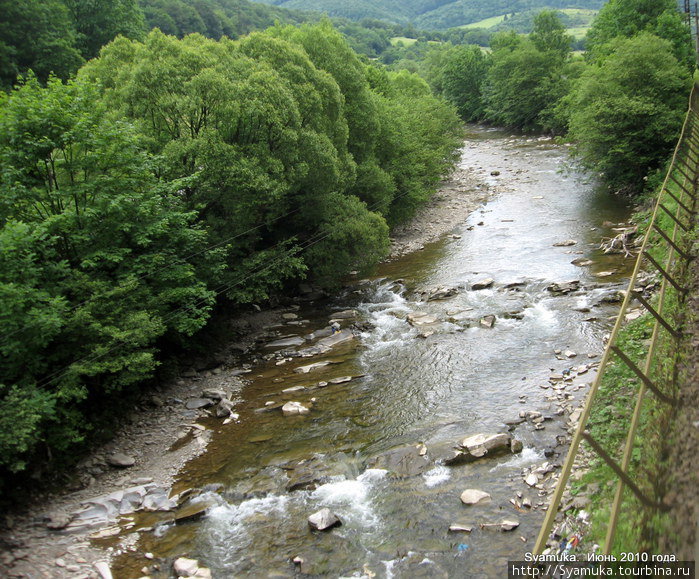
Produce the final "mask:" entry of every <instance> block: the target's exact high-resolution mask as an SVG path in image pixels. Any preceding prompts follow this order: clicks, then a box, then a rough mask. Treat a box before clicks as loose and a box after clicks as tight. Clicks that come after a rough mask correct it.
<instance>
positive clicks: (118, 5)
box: [63, 0, 144, 59]
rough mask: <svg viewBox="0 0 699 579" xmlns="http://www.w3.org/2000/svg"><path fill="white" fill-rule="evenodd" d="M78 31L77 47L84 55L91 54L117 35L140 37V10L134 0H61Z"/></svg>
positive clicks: (92, 56)
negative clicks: (106, 0) (105, 0)
mask: <svg viewBox="0 0 699 579" xmlns="http://www.w3.org/2000/svg"><path fill="white" fill-rule="evenodd" d="M63 2H64V3H65V5H66V6H67V7H68V10H69V11H70V14H71V17H72V19H73V23H74V26H75V29H76V31H77V33H78V38H77V47H78V49H79V50H80V53H81V54H82V55H83V57H84V58H85V59H90V58H94V57H95V56H97V54H98V53H99V51H100V48H102V47H103V46H104V45H105V44H107V43H108V42H110V41H111V40H113V39H114V38H115V37H116V36H118V35H120V34H121V35H123V36H126V37H128V38H141V37H142V36H143V34H144V19H143V12H142V11H141V8H140V6H139V5H138V1H137V0H110V1H109V2H102V1H100V0H63Z"/></svg>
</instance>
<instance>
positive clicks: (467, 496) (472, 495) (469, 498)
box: [461, 489, 490, 505]
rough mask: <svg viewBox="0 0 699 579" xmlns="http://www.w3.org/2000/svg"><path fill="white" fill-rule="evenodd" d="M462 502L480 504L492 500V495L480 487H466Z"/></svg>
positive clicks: (462, 494)
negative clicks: (479, 488)
mask: <svg viewBox="0 0 699 579" xmlns="http://www.w3.org/2000/svg"><path fill="white" fill-rule="evenodd" d="M461 502H462V503H464V504H465V505H478V504H481V503H487V502H490V495H489V494H488V493H486V492H485V491H481V490H478V489H466V490H465V491H464V492H462V493H461Z"/></svg>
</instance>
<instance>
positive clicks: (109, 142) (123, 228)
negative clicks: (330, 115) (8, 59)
mask: <svg viewBox="0 0 699 579" xmlns="http://www.w3.org/2000/svg"><path fill="white" fill-rule="evenodd" d="M0 186H1V187H2V190H3V193H4V194H3V205H2V208H1V210H0V221H1V222H2V224H3V228H2V230H0V295H2V296H3V299H2V308H1V309H0V325H1V326H2V334H3V338H2V343H1V345H0V350H1V351H2V364H1V365H0V384H5V386H3V387H2V388H0V404H2V406H3V408H7V407H10V406H13V407H14V406H16V407H17V414H16V415H15V429H16V432H17V434H18V435H17V437H16V439H3V440H2V441H0V444H1V445H2V447H3V453H2V455H1V456H2V458H1V459H0V468H9V469H12V470H16V469H19V468H21V467H22V465H23V464H24V462H25V461H26V459H27V458H28V457H31V456H32V453H33V452H35V451H36V449H37V447H38V445H39V443H47V444H49V445H50V446H52V447H53V448H60V447H61V446H62V445H67V444H68V443H69V442H70V441H74V440H78V439H79V438H80V436H81V435H82V434H83V433H84V432H85V430H86V428H88V427H89V422H88V421H86V420H85V417H84V416H82V415H81V414H80V413H76V412H75V410H76V409H77V408H80V407H81V405H82V404H84V403H89V401H90V400H91V399H92V398H94V397H95V396H101V395H102V394H103V393H104V392H118V391H121V390H123V389H126V388H128V387H131V386H133V385H134V384H137V383H139V382H142V381H143V380H144V379H145V378H147V377H149V376H151V375H152V372H153V370H154V368H155V367H156V365H157V359H156V342H157V341H158V340H160V339H162V338H163V337H169V338H170V339H178V338H179V337H182V336H189V335H192V334H193V333H194V332H195V331H197V330H198V329H199V328H201V327H202V326H203V324H204V323H205V321H206V320H207V318H208V315H209V312H210V309H211V307H212V305H213V298H214V294H213V292H212V291H210V290H208V289H207V288H206V285H205V284H204V283H203V282H202V281H201V279H202V278H204V279H205V278H206V277H209V276H211V273H212V272H211V269H212V268H215V264H212V263H211V261H212V259H213V258H212V257H209V258H206V259H202V260H200V261H198V263H197V264H196V265H195V264H194V263H190V262H188V261H187V260H186V259H183V256H186V255H190V254H192V253H195V252H197V251H200V250H201V248H202V246H203V245H204V243H205V242H206V234H205V232H204V231H202V230H199V229H197V228H195V227H194V226H193V225H192V221H193V217H194V215H193V214H192V213H187V212H186V211H185V210H184V209H183V208H182V207H179V206H178V204H177V203H176V202H175V200H174V198H173V197H172V196H171V194H170V192H169V191H168V189H169V187H166V186H163V185H162V184H160V183H158V181H157V180H156V178H155V176H154V174H153V172H152V161H151V159H150V158H149V157H148V156H147V155H145V154H144V153H143V151H142V150H141V146H140V143H139V138H138V136H137V135H136V134H135V132H134V131H133V129H132V127H131V126H129V125H127V124H125V123H123V122H120V121H117V122H113V121H109V120H105V115H104V110H103V109H102V108H101V107H100V105H99V104H98V99H97V94H96V92H95V91H94V90H93V89H92V88H91V87H90V86H87V85H85V84H82V83H78V84H68V85H64V84H62V83H61V82H60V81H58V80H55V79H53V80H52V79H49V82H48V86H47V87H46V88H42V87H40V86H39V84H38V82H37V81H36V80H34V79H30V80H29V81H27V83H25V84H23V85H21V86H20V87H19V88H18V89H17V90H15V91H14V92H13V93H12V94H11V95H10V96H9V97H7V98H6V99H5V102H4V103H2V108H1V109H0ZM25 394H26V396H25V397H24V399H23V400H22V401H21V402H20V403H18V402H17V399H18V398H19V397H20V396H21V395H25ZM8 412H9V411H8ZM49 430H51V432H53V433H54V435H55V436H56V439H55V440H53V439H51V440H46V439H45V438H46V436H47V434H46V433H47V432H48V431H49ZM13 440H14V442H13Z"/></svg>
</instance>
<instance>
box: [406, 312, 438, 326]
mask: <svg viewBox="0 0 699 579" xmlns="http://www.w3.org/2000/svg"><path fill="white" fill-rule="evenodd" d="M436 321H437V318H436V317H434V316H431V315H430V314H425V313H423V312H414V313H412V314H408V323H409V324H410V325H411V326H426V325H429V324H434V323H435V322H436Z"/></svg>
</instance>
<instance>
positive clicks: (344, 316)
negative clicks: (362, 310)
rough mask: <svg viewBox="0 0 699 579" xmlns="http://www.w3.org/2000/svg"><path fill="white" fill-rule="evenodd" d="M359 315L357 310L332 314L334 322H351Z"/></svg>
mask: <svg viewBox="0 0 699 579" xmlns="http://www.w3.org/2000/svg"><path fill="white" fill-rule="evenodd" d="M358 315H359V312H357V310H344V311H342V312H335V313H333V314H332V316H331V318H332V319H333V320H351V319H353V318H356V317H357V316H358Z"/></svg>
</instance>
